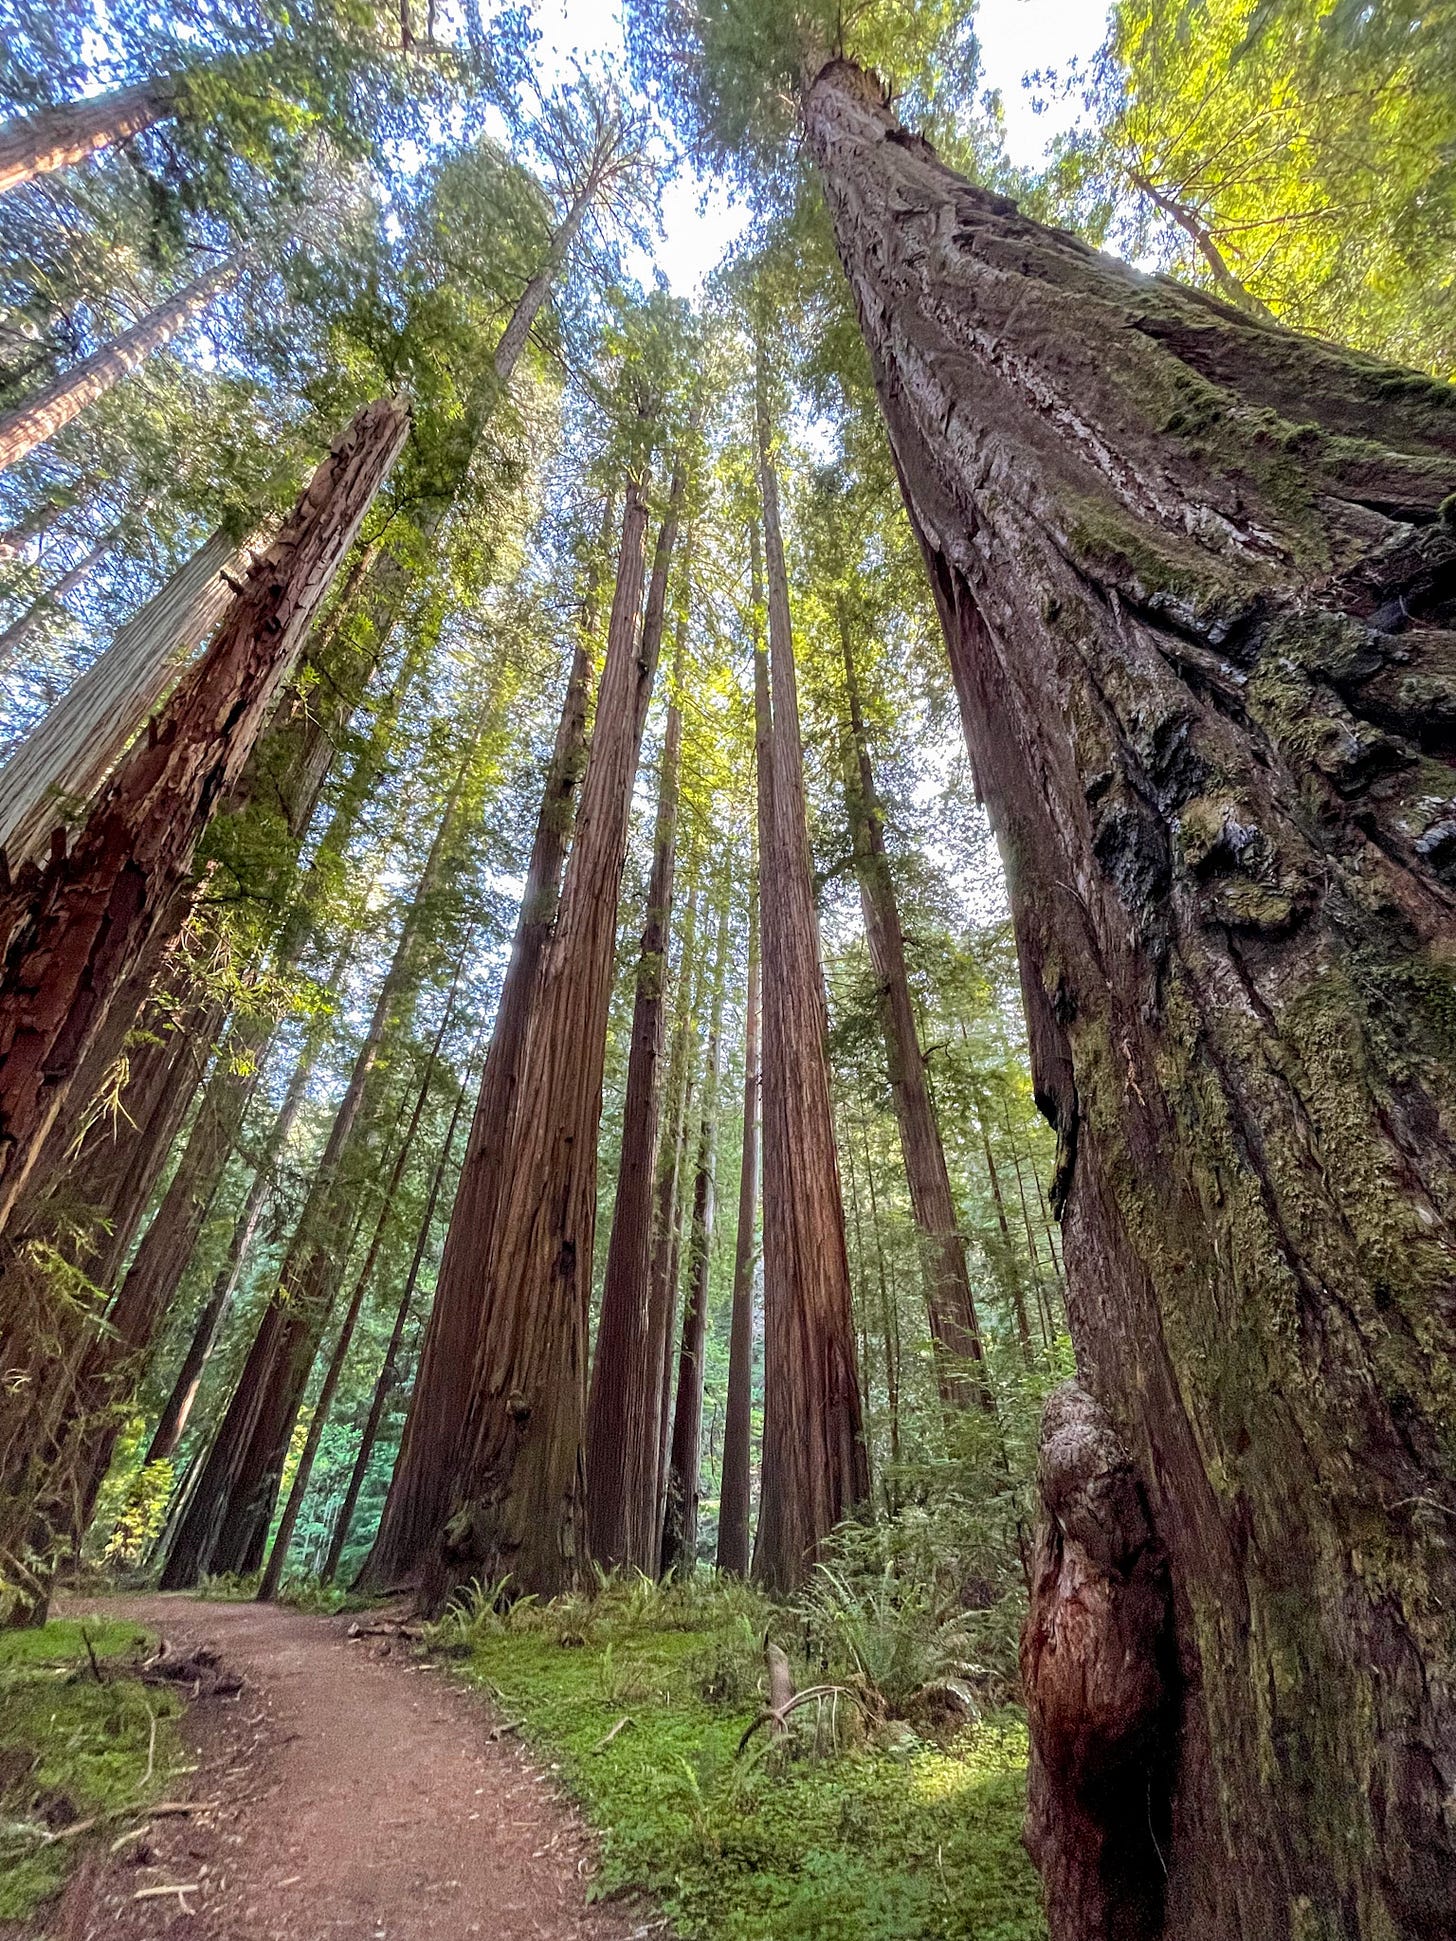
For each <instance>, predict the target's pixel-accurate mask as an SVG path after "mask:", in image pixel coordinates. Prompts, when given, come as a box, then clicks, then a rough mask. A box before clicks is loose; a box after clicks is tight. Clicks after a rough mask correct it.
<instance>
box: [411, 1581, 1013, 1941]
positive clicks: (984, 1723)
mask: <svg viewBox="0 0 1456 1941" xmlns="http://www.w3.org/2000/svg"><path fill="white" fill-rule="evenodd" d="M735 1601H736V1602H737V1603H738V1604H739V1608H737V1609H735V1608H734V1604H735ZM748 1602H749V1594H748V1593H742V1592H737V1593H734V1594H732V1595H730V1596H729V1597H728V1598H727V1599H726V1600H723V1599H719V1598H715V1597H714V1596H713V1595H711V1594H710V1595H708V1596H704V1595H702V1594H701V1593H697V1594H694V1593H692V1592H690V1591H689V1592H685V1593H681V1594H679V1595H678V1596H676V1597H675V1596H674V1595H673V1594H672V1593H666V1594H661V1593H659V1594H658V1595H656V1596H653V1595H652V1594H651V1593H650V1591H648V1590H647V1589H646V1588H645V1587H644V1589H643V1590H642V1591H641V1592H639V1593H637V1594H635V1595H631V1594H627V1593H624V1592H618V1591H613V1592H609V1593H607V1594H606V1595H605V1596H604V1597H602V1598H599V1599H597V1600H596V1601H595V1602H594V1603H591V1604H587V1603H585V1602H584V1601H583V1600H579V1599H568V1600H561V1601H559V1602H558V1603H557V1604H555V1605H551V1606H545V1607H534V1606H528V1607H527V1608H526V1609H525V1610H524V1611H518V1613H517V1614H516V1615H514V1616H513V1617H511V1618H509V1619H505V1620H502V1619H500V1618H498V1617H495V1616H493V1615H492V1614H491V1613H490V1612H489V1611H488V1610H482V1609H481V1608H480V1606H479V1605H477V1607H476V1609H475V1610H474V1612H473V1613H472V1614H471V1615H470V1616H469V1617H466V1616H464V1615H462V1617H461V1618H460V1619H458V1620H457V1621H456V1622H455V1623H454V1624H453V1625H452V1624H451V1623H450V1622H448V1621H447V1623H446V1625H445V1626H443V1627H442V1628H441V1637H440V1642H442V1643H444V1644H445V1645H446V1646H447V1647H451V1648H453V1649H454V1650H455V1651H456V1652H457V1653H459V1654H461V1655H462V1656H463V1657H464V1659H465V1664H466V1668H467V1671H468V1674H469V1676H471V1677H472V1678H473V1679H475V1680H477V1681H479V1682H481V1683H484V1684H486V1685H487V1686H488V1687H489V1688H490V1689H491V1691H492V1692H493V1693H494V1694H495V1695H496V1697H497V1700H498V1703H499V1704H500V1706H501V1707H502V1709H503V1710H504V1712H505V1713H506V1715H507V1716H508V1717H509V1718H510V1719H512V1720H514V1721H518V1722H519V1724H520V1728H521V1730H522V1732H523V1734H524V1736H525V1737H526V1739H527V1740H528V1742H529V1743H531V1744H532V1745H533V1746H534V1747H536V1748H537V1749H538V1751H540V1752H541V1753H543V1754H544V1755H545V1756H546V1757H547V1758H548V1760H549V1761H550V1762H551V1764H552V1765H553V1766H554V1767H555V1768H556V1769H557V1770H558V1772H559V1774H560V1776H561V1778H562V1779H563V1780H564V1781H565V1783H566V1785H567V1786H568V1787H569V1788H570V1790H571V1791H572V1792H573V1793H574V1794H575V1795H576V1797H577V1798H579V1799H580V1800H581V1802H582V1804H583V1806H584V1807H585V1810H586V1812H587V1815H588V1817H589V1818H590V1820H591V1821H592V1822H593V1823H594V1825H595V1826H596V1827H597V1828H598V1829H599V1830H600V1833H601V1835H602V1843H603V1866H602V1872H601V1875H600V1877H599V1882H598V1889H597V1891H598V1892H599V1893H602V1894H615V1893H625V1892H632V1891H637V1892H641V1893H644V1894H647V1895H649V1896H651V1897H652V1898H653V1899H654V1900H655V1901H656V1902H657V1903H658V1904H659V1905H660V1906H661V1907H662V1908H663V1910H664V1911H665V1912H666V1913H667V1914H669V1915H670V1916H671V1918H672V1920H673V1922H674V1924H675V1926H676V1927H677V1928H678V1929H679V1930H680V1931H681V1932H682V1933H683V1934H684V1935H690V1936H694V1937H699V1936H701V1937H705V1941H841V1938H842V1941H910V1938H911V1937H944V1938H945V1941H1040V1938H1041V1937H1043V1936H1044V1935H1045V1931H1046V1930H1045V1926H1044V1923H1043V1920H1042V1916H1041V1911H1040V1903H1039V1897H1038V1892H1037V1883H1036V1878H1035V1875H1034V1874H1033V1872H1032V1869H1031V1866H1030V1863H1029V1862H1028V1860H1027V1858H1026V1855H1025V1853H1024V1851H1023V1849H1022V1847H1021V1842H1020V1831H1021V1815H1022V1810H1023V1805H1024V1799H1025V1768H1026V1733H1025V1726H1024V1723H1023V1721H1022V1719H1021V1717H1020V1715H1019V1714H1018V1713H1017V1712H1015V1711H1014V1710H1011V1709H1009V1708H1005V1709H999V1710H996V1711H994V1712H990V1713H987V1714H985V1715H983V1716H981V1717H979V1718H976V1719H971V1720H965V1719H964V1718H962V1720H961V1722H960V1723H959V1724H953V1722H952V1721H948V1720H946V1719H945V1718H944V1717H942V1719H941V1723H940V1726H939V1728H938V1729H936V1730H935V1731H934V1735H933V1736H931V1732H932V1728H931V1727H930V1726H929V1725H928V1724H925V1725H924V1726H923V1729H922V1730H916V1729H915V1728H914V1727H913V1726H912V1725H911V1724H910V1723H907V1722H906V1721H904V1720H899V1721H894V1720H887V1719H885V1718H883V1717H871V1718H870V1719H869V1721H868V1722H866V1721H865V1719H864V1718H863V1716H862V1713H861V1710H860V1707H859V1706H858V1705H857V1704H855V1703H852V1702H850V1701H848V1700H846V1699H844V1698H840V1699H838V1700H831V1701H826V1702H825V1704H824V1705H823V1707H822V1708H821V1707H819V1706H817V1705H810V1706H807V1707H805V1708H803V1710H801V1711H800V1712H799V1713H798V1714H797V1715H796V1730H795V1732H794V1734H793V1737H792V1743H789V1744H782V1743H781V1744H778V1745H771V1744H770V1743H769V1738H768V1735H767V1734H766V1733H763V1732H760V1733H759V1734H757V1735H756V1736H755V1738H754V1740H753V1742H752V1746H751V1747H750V1750H749V1751H748V1752H747V1753H745V1754H742V1755H740V1754H739V1753H738V1751H737V1748H738V1744H739V1740H740V1738H741V1737H742V1735H743V1732H744V1729H745V1727H746V1726H747V1725H748V1724H749V1723H750V1721H751V1720H752V1719H753V1718H754V1716H755V1714H756V1712H757V1711H758V1709H759V1706H760V1704H761V1698H760V1696H759V1693H758V1690H757V1687H758V1685H759V1682H760V1675H761V1672H762V1666H763V1655H762V1636H763V1633H762V1629H761V1623H762V1617H763V1612H762V1610H761V1609H760V1610H756V1611H749V1610H748V1609H747V1608H745V1607H746V1605H747V1603H748ZM800 1642H802V1641H800ZM796 1670H797V1671H798V1672H799V1677H798V1683H799V1685H800V1686H801V1687H802V1686H803V1685H804V1684H805V1683H807V1682H811V1680H813V1679H822V1678H824V1677H826V1676H828V1677H833V1676H835V1673H834V1671H833V1668H832V1666H831V1667H829V1668H827V1669H826V1668H822V1667H820V1668H815V1669H813V1670H810V1669H809V1668H807V1667H805V1666H804V1665H803V1663H802V1661H801V1662H800V1664H799V1665H798V1666H796ZM624 1719H625V1720H627V1721H628V1723H626V1724H622V1725H619V1721H621V1720H624ZM614 1727H617V1728H618V1729H617V1730H616V1731H615V1734H614V1733H613V1728H614Z"/></svg>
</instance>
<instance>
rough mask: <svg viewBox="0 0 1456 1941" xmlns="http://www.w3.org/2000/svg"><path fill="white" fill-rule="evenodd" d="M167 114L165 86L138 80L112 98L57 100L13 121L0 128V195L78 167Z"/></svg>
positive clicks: (169, 104)
mask: <svg viewBox="0 0 1456 1941" xmlns="http://www.w3.org/2000/svg"><path fill="white" fill-rule="evenodd" d="M172 111H173V97H172V94H171V91H170V90H169V89H168V88H167V87H166V85H165V83H163V82H160V81H144V82H142V84H141V85H140V86H139V87H134V88H118V89H117V90H116V91H115V93H114V94H97V95H92V96H91V97H90V98H89V99H88V100H84V101H63V102H61V103H60V104H59V105H58V106H56V107H54V108H42V109H40V110H39V112H38V113H36V114H33V115H20V116H17V117H16V119H15V120H13V121H7V122H6V123H5V124H4V126H3V127H0V195H4V194H5V193H6V191H7V190H9V189H15V188H19V186H20V184H21V183H22V182H32V181H34V180H35V178H36V176H38V175H45V174H47V173H48V172H49V171H50V170H51V169H58V168H68V167H70V165H71V164H72V163H73V162H84V161H85V160H86V157H87V156H88V155H95V154H97V153H98V152H99V151H100V150H101V149H103V148H112V147H114V146H115V144H116V143H117V142H124V141H125V140H126V139H127V138H128V136H130V135H139V134H141V132H142V130H143V129H144V128H150V127H151V126H152V124H153V122H157V121H163V120H165V119H166V117H167V116H168V115H170V114H171V113H172Z"/></svg>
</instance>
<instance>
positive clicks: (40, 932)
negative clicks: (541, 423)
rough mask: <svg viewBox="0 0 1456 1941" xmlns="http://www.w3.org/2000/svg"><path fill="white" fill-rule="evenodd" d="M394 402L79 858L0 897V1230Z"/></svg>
mask: <svg viewBox="0 0 1456 1941" xmlns="http://www.w3.org/2000/svg"><path fill="white" fill-rule="evenodd" d="M405 426H406V419H405V416H404V413H403V411H402V410H401V409H400V407H399V406H398V405H396V404H394V403H393V402H392V401H390V400H387V399H381V400H379V401H377V402H376V403H374V404H372V405H369V406H366V408H365V409H364V410H363V411H362V412H360V413H359V415H358V416H357V417H356V418H355V420H354V422H353V424H352V425H351V426H350V427H349V428H348V429H347V430H346V431H345V432H344V433H343V434H341V436H340V437H339V438H338V439H337V440H336V441H335V444H334V447H333V449H332V450H331V452H330V453H329V456H328V457H327V458H326V459H325V460H324V462H323V464H322V465H321V466H320V467H319V469H318V471H317V472H316V473H315V475H314V478H313V480H312V482H311V483H310V485H309V486H308V488H307V490H306V491H305V493H304V495H303V497H302V499H301V500H300V501H299V504H298V506H297V507H296V508H295V510H294V512H293V514H292V516H291V517H290V519H289V520H288V522H287V524H286V525H285V526H284V528H283V530H282V531H281V532H280V534H279V536H278V538H277V539H276V540H275V541H274V542H273V544H272V545H271V546H270V547H269V548H268V550H267V552H266V553H264V554H263V555H262V557H261V558H260V559H259V560H258V561H257V562H256V563H255V565H254V567H253V569H252V571H251V573H250V574H249V576H248V579H247V581H246V582H245V583H244V586H243V590H242V591H241V592H240V593H238V594H237V595H236V597H235V601H234V604H233V606H232V608H231V610H230V612H229V615H228V618H227V619H226V620H225V621H224V623H223V625H222V626H221V628H220V629H219V631H218V633H217V635H216V637H215V638H214V640H213V642H212V645H211V646H210V647H209V649H208V651H207V653H206V654H205V655H204V656H203V657H202V659H201V660H200V661H199V662H198V663H197V664H196V665H195V666H194V667H193V668H191V669H190V670H189V671H188V673H187V675H186V676H185V677H184V679H183V680H182V682H181V683H180V685H179V686H178V688H177V691H176V693H175V694H174V695H173V696H172V699H171V701H170V702H169V703H168V705H167V707H166V709H165V711H164V712H163V714H162V715H161V716H160V717H159V719H158V722H157V725H156V728H155V731H154V732H152V733H150V734H149V735H148V738H147V742H146V744H145V745H144V746H140V747H138V748H137V749H135V750H134V751H133V752H132V753H131V754H130V755H129V756H128V757H127V758H126V760H125V761H124V762H123V763H122V764H121V766H120V767H119V768H118V770H117V771H116V773H115V774H114V775H113V776H112V778H111V780H110V782H108V783H107V785H106V787H105V789H104V790H103V791H102V794H101V796H100V797H99V799H98V801H97V804H96V806H95V808H94V809H93V810H92V812H91V814H90V816H89V817H88V818H87V821H86V825H85V827H84V828H83V829H82V830H81V832H80V834H79V836H78V837H77V840H76V844H75V847H74V849H73V850H72V852H71V853H70V855H64V854H60V853H57V854H55V855H53V856H52V858H51V860H50V862H49V863H48V864H47V866H46V868H45V870H44V871H43V872H42V873H41V874H40V876H39V878H38V880H31V881H28V880H27V879H26V877H25V876H24V875H22V877H21V879H20V880H19V882H18V883H16V884H13V885H11V886H10V888H9V890H8V891H7V892H0V937H3V938H4V940H5V959H4V968H3V973H0V1222H3V1221H4V1220H5V1219H7V1218H8V1216H9V1213H10V1210H11V1208H12V1206H13V1205H14V1203H15V1198H16V1195H17V1194H18V1193H19V1192H20V1190H21V1188H22V1187H23V1186H24V1184H25V1181H26V1178H27V1176H28V1174H29V1172H30V1168H31V1166H32V1164H33V1163H34V1160H35V1157H36V1154H37V1153H38V1152H39V1150H40V1145H41V1142H42V1140H43V1139H44V1137H45V1134H46V1132H47V1130H48V1129H49V1127H50V1126H51V1124H52V1123H53V1122H54V1120H55V1118H56V1116H57V1114H58V1113H59V1111H60V1110H61V1108H62V1106H63V1105H64V1103H65V1100H66V1096H67V1092H68V1089H69V1086H70V1083H71V1081H72V1080H73V1078H74V1076H75V1074H76V1071H77V1069H78V1067H79V1065H80V1063H81V1061H82V1059H83V1058H84V1056H85V1054H86V1051H87V1049H88V1047H89V1046H90V1044H91V1043H92V1041H93V1040H94V1039H95V1038H96V1036H97V1035H98V1034H99V1032H100V1030H101V1028H102V1025H103V1023H104V1021H105V1016H106V1010H107V1006H108V1004H109V1002H110V1001H111V1000H112V999H113V998H114V996H115V994H116V992H117V990H118V989H119V987H120V986H121V984H122V983H123V982H124V980H125V978H126V976H127V974H128V972H129V971H130V969H131V968H132V967H133V965H134V964H136V963H137V962H138V961H139V960H140V959H141V957H142V956H143V955H144V953H145V952H146V950H147V948H148V946H150V945H152V944H154V943H155V941H156V940H157V936H158V927H159V925H160V924H161V923H162V922H163V921H164V920H166V919H167V918H168V917H171V918H172V920H176V919H175V916H174V915H173V913H174V912H176V910H177V904H176V896H177V893H178V892H179V891H180V890H181V889H182V887H183V886H184V885H185V883H186V881H187V876H188V872H189V869H190V866H191V862H192V857H193V853H194V850H195V848H196V845H197V839H198V836H199V835H200V833H201V831H202V830H203V828H205V826H206V823H207V819H208V817H209V815H210V814H211V812H212V809H213V807H214V805H215V804H216V802H217V801H218V799H219V797H220V796H222V795H223V794H225V793H226V791H227V790H228V789H229V788H230V787H231V786H232V783H233V782H234V781H235V780H236V778H237V776H238V774H239V773H240V771H241V769H242V765H243V763H244V761H245V760H246V758H247V755H248V751H249V749H250V747H251V746H252V743H253V741H254V739H255V737H256V736H257V733H258V731H259V728H260V727H261V725H262V721H263V717H264V714H265V712H266V710H267V707H268V704H269V702H270V701H271V700H272V698H273V696H274V694H275V693H276V692H277V690H278V687H279V684H280V683H281V681H282V680H283V678H284V677H285V675H286V674H287V672H288V668H289V665H290V663H291V661H292V659H293V656H294V655H295V653H296V652H297V649H298V646H299V643H300V642H301V640H302V637H303V633H304V630H305V628H306V626H307V624H308V620H309V618H310V616H311V614H312V612H313V610H314V608H315V607H316V606H317V604H318V601H319V599H320V598H321V597H322V595H323V593H324V592H325V590H326V589H327V586H328V582H329V579H330V577H331V575H332V574H333V572H334V570H335V568H336V567H337V566H338V563H339V561H340V559H341V558H342V557H343V555H344V553H345V552H346V551H347V550H348V547H349V545H350V544H351V543H352V541H353V537H354V534H355V532H356V531H357V529H358V526H359V522H360V520H361V519H362V518H363V516H364V513H365V511H366V510H367V508H368V505H369V502H370V500H371V499H372V498H373V496H374V493H375V492H376V491H377V490H378V487H379V484H380V481H381V480H382V479H383V477H384V475H385V473H386V472H387V471H388V469H389V465H390V463H391V461H392V460H393V458H394V456H395V454H396V453H397V452H398V450H399V447H400V445H401V443H402V442H403V438H404V433H405Z"/></svg>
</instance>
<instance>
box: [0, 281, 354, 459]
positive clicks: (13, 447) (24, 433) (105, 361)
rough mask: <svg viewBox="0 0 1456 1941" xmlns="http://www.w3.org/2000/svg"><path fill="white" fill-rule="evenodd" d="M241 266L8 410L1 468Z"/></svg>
mask: <svg viewBox="0 0 1456 1941" xmlns="http://www.w3.org/2000/svg"><path fill="white" fill-rule="evenodd" d="M242 267H243V259H242V257H240V256H230V257H229V258H228V259H227V261H226V262H225V263H220V264H219V265H218V267H217V268H216V269H214V270H209V271H208V273H207V275H206V276H199V277H198V278H197V280H196V281H195V282H193V283H189V284H188V285H187V286H186V288H185V289H181V290H178V291H177V292H176V293H175V294H174V295H172V296H170V297H168V298H167V300H166V302H165V303H159V304H158V305H157V307H156V309H155V310H150V311H148V313H147V314H146V316H145V317H141V318H139V319H138V320H137V322H136V323H134V324H132V325H131V327H130V329H128V330H123V331H122V332H121V334H120V335H119V336H117V337H113V338H112V340H111V342H110V343H109V344H103V345H102V346H101V348H100V349H99V350H95V351H92V353H91V355H90V356H89V357H83V358H82V360H81V362H80V363H79V364H76V365H73V367H72V368H71V369H70V370H69V371H63V372H62V373H61V375H60V376H59V377H58V378H57V379H56V380H55V382H54V383H53V384H48V385H47V386H46V388H45V389H44V390H43V391H41V392H39V393H37V395H36V396H35V397H33V398H31V399H30V400H29V401H28V402H27V403H25V404H22V405H18V406H17V407H16V409H15V410H14V411H9V412H7V413H6V414H5V416H4V417H3V418H0V472H3V471H4V470H5V469H6V468H7V467H8V466H11V465H14V464H16V463H17V462H18V461H19V460H20V459H22V458H24V457H25V455H26V453H27V452H32V451H34V450H35V448H36V446H37V445H44V444H46V443H47V442H48V441H49V440H50V439H52V438H54V437H55V435H56V433H57V432H58V431H61V430H63V429H64V428H65V426H67V425H68V424H70V422H71V420H72V419H73V418H74V417H77V416H78V415H79V414H80V413H81V412H82V411H84V410H85V409H86V407H87V405H88V404H94V403H95V402H96V400H97V399H98V398H100V397H104V396H105V395H106V393H107V392H108V391H109V390H110V389H111V387H112V385H113V384H116V383H118V382H119V381H120V380H121V379H122V378H124V377H129V376H130V375H131V373H132V372H133V371H137V370H140V369H141V367H142V365H143V364H145V363H146V361H147V359H148V358H149V357H150V356H151V355H152V352H153V351H156V350H160V349H161V348H162V346H163V344H166V343H170V342H171V340H172V338H174V337H175V336H176V335H177V332H178V331H179V330H182V329H183V328H185V326H186V325H187V324H189V323H191V322H192V320H193V319H194V317H198V316H200V315H201V314H202V312H203V311H204V310H205V309H206V308H207V306H208V304H210V303H211V302H212V300H213V298H214V297H215V296H216V295H217V294H218V292H219V291H221V290H225V289H226V288H227V286H228V285H229V284H230V283H231V282H232V281H233V280H234V278H235V277H236V276H237V275H238V272H239V271H240V270H241V269H242ZM391 456H392V454H391Z"/></svg>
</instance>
